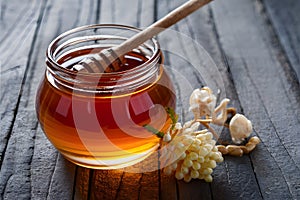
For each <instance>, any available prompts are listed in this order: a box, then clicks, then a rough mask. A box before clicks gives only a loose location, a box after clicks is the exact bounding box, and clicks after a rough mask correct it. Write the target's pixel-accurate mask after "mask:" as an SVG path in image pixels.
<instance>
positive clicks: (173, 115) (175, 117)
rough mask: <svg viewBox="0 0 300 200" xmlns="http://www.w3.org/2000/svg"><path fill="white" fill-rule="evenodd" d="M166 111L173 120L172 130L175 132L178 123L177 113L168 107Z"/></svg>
mask: <svg viewBox="0 0 300 200" xmlns="http://www.w3.org/2000/svg"><path fill="white" fill-rule="evenodd" d="M166 111H167V113H168V114H169V116H170V118H171V120H172V127H171V129H172V130H173V129H174V128H175V124H176V123H177V121H178V115H177V114H176V113H175V111H174V109H173V108H170V107H166Z"/></svg>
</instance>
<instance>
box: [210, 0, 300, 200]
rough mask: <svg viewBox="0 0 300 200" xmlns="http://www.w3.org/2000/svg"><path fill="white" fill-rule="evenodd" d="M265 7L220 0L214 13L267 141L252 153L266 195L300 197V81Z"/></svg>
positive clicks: (243, 94)
mask: <svg viewBox="0 0 300 200" xmlns="http://www.w3.org/2000/svg"><path fill="white" fill-rule="evenodd" d="M261 6H262V5H261V3H260V2H258V1H256V2H252V1H239V0H229V1H226V3H225V2H222V1H216V2H215V4H213V14H214V16H215V23H216V28H217V31H218V33H219V36H220V42H221V44H222V48H223V49H224V52H225V54H226V58H227V59H228V63H229V67H230V70H231V73H232V76H233V80H234V83H235V86H236V89H237V92H238V95H239V99H240V102H241V106H242V108H243V111H244V113H245V114H246V116H248V117H249V118H250V119H251V120H252V122H253V125H254V130H255V132H256V134H257V135H258V136H259V137H260V138H261V140H262V142H263V144H262V145H260V146H259V147H258V149H257V150H256V151H255V152H253V153H252V154H251V158H252V163H253V167H254V171H255V174H256V178H257V180H258V183H259V186H260V189H261V194H262V197H263V198H266V199H273V198H279V197H280V198H281V199H290V198H293V199H297V198H299V195H300V190H299V176H300V174H299V173H300V170H299V159H300V157H299V151H300V147H299V145H297V144H298V143H299V137H298V135H299V130H300V123H299V110H300V109H299V106H300V105H299V101H298V99H299V95H300V94H299V86H298V85H297V81H296V80H291V79H289V75H287V74H286V73H285V72H284V70H283V67H284V64H283V63H281V58H279V57H278V55H279V54H278V53H281V55H283V56H284V54H282V53H283V52H282V50H281V49H280V48H278V47H277V48H276V47H274V46H273V41H274V40H275V41H276V37H274V33H272V31H271V30H270V29H268V24H267V19H265V18H264V13H263V11H262V10H260V8H261ZM237 24H244V26H237ZM248 25H249V26H248ZM250 25H251V26H250ZM293 88H298V89H293ZM274 183H276V184H274Z"/></svg>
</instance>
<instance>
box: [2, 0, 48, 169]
mask: <svg viewBox="0 0 300 200" xmlns="http://www.w3.org/2000/svg"><path fill="white" fill-rule="evenodd" d="M42 4H43V1H24V3H23V4H21V5H20V3H19V1H1V18H0V24H1V37H0V50H1V52H2V53H1V55H0V69H1V72H0V83H1V84H0V115H1V122H0V124H1V125H0V129H1V132H0V165H1V163H2V162H3V157H4V151H5V149H6V148H7V144H8V140H9V138H10V136H11V131H12V130H11V129H12V124H13V123H14V120H15V113H16V112H17V106H18V105H17V104H18V100H19V93H20V91H21V86H22V81H23V77H24V73H25V71H26V65H27V62H28V54H29V53H30V50H31V45H32V44H31V43H32V41H33V40H34V33H35V30H36V29H37V26H38V25H37V20H38V18H39V15H40V11H41V7H42ZM16 13H18V14H16Z"/></svg>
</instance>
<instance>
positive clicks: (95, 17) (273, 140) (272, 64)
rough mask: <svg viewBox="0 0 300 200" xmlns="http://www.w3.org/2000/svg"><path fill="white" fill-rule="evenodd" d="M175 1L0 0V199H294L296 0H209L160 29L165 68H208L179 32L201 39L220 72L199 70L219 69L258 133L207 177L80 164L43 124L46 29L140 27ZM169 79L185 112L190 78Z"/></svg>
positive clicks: (299, 152)
mask: <svg viewBox="0 0 300 200" xmlns="http://www.w3.org/2000/svg"><path fill="white" fill-rule="evenodd" d="M182 2H184V0H126V1H123V0H85V1H83V0H52V1H47V0H23V1H18V0H9V1H8V0H0V52H1V54H0V67H1V74H0V89H1V95H0V114H1V127H0V128H1V129H0V130H1V132H0V199H8V200H11V199H300V145H299V144H300V103H299V102H300V90H299V80H300V78H299V77H300V62H299V60H300V57H299V55H300V12H299V8H300V1H298V0H285V1H280V0H226V1H225V0H224V1H221V0H215V2H213V3H211V4H210V5H208V6H206V7H204V8H202V9H201V10H199V11H197V12H196V13H194V14H192V15H191V16H189V17H188V18H186V19H184V20H183V21H181V22H179V23H178V24H176V25H175V26H173V27H172V30H174V31H177V32H178V33H180V34H178V35H176V34H172V35H171V36H172V37H170V34H168V33H163V34H161V35H160V36H159V37H158V39H159V41H160V43H161V47H162V49H164V53H165V57H166V65H167V66H170V67H168V69H169V70H170V73H171V76H172V77H173V78H176V74H178V73H180V74H182V75H183V76H184V77H188V79H189V80H188V81H189V84H191V87H194V88H195V87H199V86H202V85H203V84H205V83H206V81H205V80H208V79H207V77H201V75H200V74H197V73H196V72H195V71H193V68H192V67H189V65H191V64H193V63H191V62H189V61H192V62H193V60H197V59H198V57H197V55H195V54H193V52H194V51H193V50H191V49H193V48H195V47H194V46H193V44H191V43H189V42H188V41H189V40H185V39H184V38H185V37H187V38H190V39H192V40H193V41H196V42H198V43H200V44H201V45H202V46H203V47H204V48H205V49H206V51H207V52H208V53H209V54H210V56H211V57H212V58H213V60H214V61H215V63H216V66H217V68H215V69H214V70H215V71H217V72H218V74H219V76H215V74H213V73H214V72H215V71H211V70H210V69H207V73H208V75H209V76H211V79H212V80H213V79H216V78H218V77H222V83H223V84H224V88H225V91H223V94H224V92H226V93H225V95H226V96H227V97H228V98H230V99H231V103H230V105H232V106H235V107H236V108H237V109H238V111H239V112H242V113H244V114H245V115H246V116H247V117H248V118H249V119H250V120H251V121H252V122H253V126H254V133H253V135H257V136H259V137H260V138H261V140H262V143H261V144H259V146H258V147H257V149H255V151H254V152H252V153H251V154H250V155H245V156H243V157H241V158H235V157H229V156H226V157H225V161H224V162H223V163H221V164H219V165H218V166H217V168H216V169H215V170H214V174H213V177H214V181H213V182H212V183H205V182H204V181H199V180H193V181H191V182H190V183H188V184H187V183H184V182H182V181H176V180H175V179H174V178H173V177H168V176H165V175H163V174H162V173H161V171H154V172H147V173H129V172H126V171H123V170H112V171H108V170H89V169H85V168H82V167H78V166H75V165H73V164H71V163H69V162H68V161H66V160H65V159H64V158H63V157H62V156H61V155H60V154H59V153H57V151H56V150H55V149H54V148H53V147H52V145H51V144H50V142H48V140H47V139H46V137H45V136H44V134H43V132H42V131H41V129H40V127H39V124H38V122H37V119H36V115H35V110H34V104H35V93H36V90H37V86H38V83H39V81H40V79H41V77H42V74H43V72H44V70H45V64H44V58H45V50H46V48H47V46H48V44H49V43H50V41H51V40H52V39H53V38H55V37H56V36H57V35H58V34H60V33H62V32H64V31H66V30H68V29H71V28H74V27H77V26H81V25H85V24H94V23H118V24H126V25H132V26H136V27H145V26H147V25H149V24H151V23H152V22H153V21H155V20H157V19H158V18H161V17H162V16H164V15H165V14H166V13H167V12H169V11H170V10H172V9H173V8H175V7H177V6H178V5H179V4H181V3H182ZM183 35H184V37H183ZM174 52H175V53H174ZM184 58H189V59H184ZM183 81H184V80H183ZM175 87H176V92H177V95H178V102H177V110H178V112H179V113H180V116H181V120H186V119H188V118H189V117H190V116H189V115H188V113H187V112H186V109H183V108H185V107H186V106H187V96H188V95H189V93H188V92H189V91H190V90H189V89H190V88H187V87H186V85H185V84H184V82H181V80H180V79H178V80H176V81H175ZM183 106H185V107H183ZM135 167H143V163H141V164H139V165H137V166H135Z"/></svg>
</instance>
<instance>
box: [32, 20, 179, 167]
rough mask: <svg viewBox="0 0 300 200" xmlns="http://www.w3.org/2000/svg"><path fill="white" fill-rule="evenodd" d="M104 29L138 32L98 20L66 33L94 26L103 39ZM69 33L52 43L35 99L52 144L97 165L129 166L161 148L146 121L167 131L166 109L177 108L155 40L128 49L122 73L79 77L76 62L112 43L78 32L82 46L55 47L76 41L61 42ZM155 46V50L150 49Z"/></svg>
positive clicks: (76, 158)
mask: <svg viewBox="0 0 300 200" xmlns="http://www.w3.org/2000/svg"><path fill="white" fill-rule="evenodd" d="M95 26H96V27H95ZM105 28H109V29H114V28H117V29H121V30H123V29H126V31H133V32H136V31H138V30H137V29H134V28H131V27H124V26H118V25H115V26H112V25H109V26H105V25H94V26H86V27H81V29H75V30H72V31H71V32H70V33H69V34H67V36H69V38H74V37H75V36H72V33H77V32H81V31H79V30H83V32H84V31H85V30H90V29H93V30H94V31H93V32H92V33H94V34H96V35H97V37H96V36H95V37H94V38H97V39H98V40H100V39H99V37H107V35H99V34H97V31H98V30H99V29H105ZM95 30H96V31H95ZM89 33H90V32H89ZM122 34H123V33H122ZM133 34H134V33H133ZM80 35H81V36H80V37H79V38H84V37H85V35H84V34H82V33H81V34H80ZM82 35H83V36H82ZM113 36H114V37H113V38H114V39H115V38H118V42H120V41H119V40H121V39H120V38H121V36H119V35H117V36H116V35H115V32H114V35H113ZM65 37H66V34H65V35H63V36H60V37H58V39H56V40H54V42H52V43H51V44H50V47H49V49H50V50H48V53H47V69H46V72H45V76H44V79H43V80H42V82H41V84H40V87H39V89H38V93H37V98H36V110H37V115H38V119H39V122H40V124H41V126H42V128H43V130H44V133H45V134H46V136H47V137H48V139H49V140H50V141H51V142H52V144H53V145H54V146H55V147H56V148H57V149H58V150H59V152H60V153H61V154H62V155H64V157H66V158H67V159H68V160H70V161H72V162H74V163H76V164H78V165H81V166H85V167H90V168H97V169H116V168H121V167H125V166H129V165H132V164H135V163H137V162H139V161H141V160H143V159H144V158H146V157H147V156H149V155H150V154H151V153H153V152H154V151H155V150H157V148H158V146H159V142H160V139H159V138H158V137H157V136H156V135H155V134H153V133H152V132H149V131H148V130H146V129H145V128H144V125H150V126H152V127H153V128H155V129H157V130H160V131H164V130H166V129H167V128H168V127H169V125H170V121H171V120H170V119H169V116H168V114H167V113H166V111H165V108H166V107H170V108H173V109H174V108H175V94H174V89H173V86H172V83H171V81H170V78H169V76H168V75H167V73H166V72H165V70H164V68H163V65H162V60H163V59H162V54H161V52H160V50H159V48H158V46H157V45H158V44H156V41H155V40H153V41H154V42H153V41H150V42H149V44H147V45H146V46H145V47H141V48H145V49H144V50H141V49H137V50H133V51H132V52H129V53H127V54H126V55H125V56H124V57H125V62H124V63H122V66H120V70H119V71H118V72H113V73H103V74H84V75H83V76H80V75H78V74H77V72H76V71H72V70H71V69H72V66H73V65H75V64H76V63H78V61H80V60H82V59H83V58H84V57H86V56H91V54H93V52H99V51H100V50H101V49H103V48H107V47H108V46H109V45H111V44H106V43H105V44H104V45H103V44H97V42H95V43H92V44H91V43H88V44H86V40H80V39H78V37H77V39H78V40H79V41H83V42H82V44H81V46H80V47H78V46H76V47H74V48H73V49H71V50H70V48H66V49H67V51H63V50H61V51H62V52H60V51H58V50H57V49H59V48H60V47H61V45H66V44H67V43H68V41H74V40H71V39H69V38H68V39H67V40H62V41H60V40H61V39H65ZM123 37H124V36H123V35H122V38H123ZM126 37H127V36H126ZM128 37H129V36H128ZM75 38H76V37H75ZM107 38H108V39H107V40H109V39H111V37H107ZM98 40H95V41H98ZM66 41H67V42H66ZM88 42H90V41H88ZM106 42H108V41H106ZM110 42H112V41H110ZM112 43H113V42H112ZM95 44H96V45H95ZM97 45H98V46H97ZM151 45H152V46H153V48H152V50H151V49H150V50H149V49H147V48H151ZM69 46H70V45H69ZM91 46H92V47H91ZM51 47H52V49H51ZM60 49H65V48H60Z"/></svg>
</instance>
